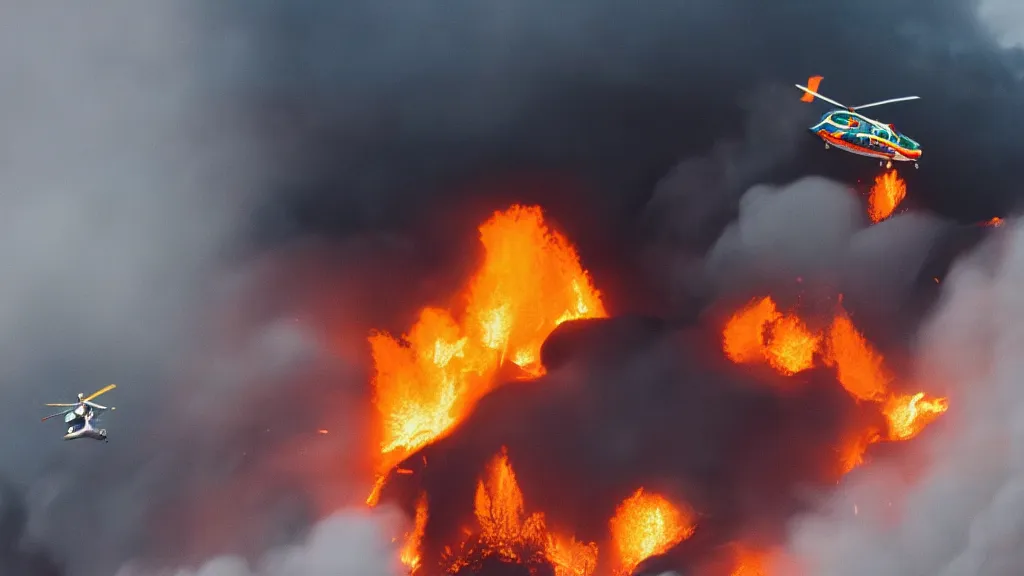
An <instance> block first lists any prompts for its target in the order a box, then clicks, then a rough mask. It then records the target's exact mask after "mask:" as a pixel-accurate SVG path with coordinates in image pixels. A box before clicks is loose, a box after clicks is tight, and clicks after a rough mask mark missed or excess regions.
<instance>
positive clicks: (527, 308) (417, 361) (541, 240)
mask: <svg viewBox="0 0 1024 576" xmlns="http://www.w3.org/2000/svg"><path fill="white" fill-rule="evenodd" d="M479 232H480V241H481V243H482V244H483V248H484V259H483V263H482V264H481V266H480V268H479V269H478V271H477V272H476V274H475V275H474V276H473V277H472V278H471V280H470V282H469V283H468V286H467V288H466V290H465V291H464V294H465V299H466V307H465V310H464V313H463V314H462V315H461V318H462V319H461V321H460V320H458V319H457V318H456V316H454V315H453V314H452V313H450V312H449V311H447V310H443V309H440V308H430V307H428V308H424V309H423V310H422V311H421V312H420V315H419V319H418V320H417V322H416V323H415V325H414V326H413V327H412V329H411V330H410V331H409V332H408V334H406V335H405V336H404V337H403V338H402V339H398V338H395V337H393V336H391V335H390V334H387V333H384V332H374V333H372V334H371V335H370V338H369V341H370V347H371V350H372V355H373V362H374V367H375V374H374V377H373V387H374V392H375V404H376V407H377V410H378V412H379V414H380V421H381V427H382V430H381V444H380V450H379V453H380V457H379V462H378V470H379V472H380V475H379V476H378V478H377V481H376V483H375V485H374V487H373V489H372V491H371V493H370V495H369V497H368V498H367V504H369V505H371V506H372V505H375V504H376V503H377V500H378V498H379V496H380V491H381V489H382V488H383V485H384V482H385V477H386V474H387V472H388V471H390V470H391V469H392V468H393V467H394V466H395V465H397V464H398V463H399V462H400V461H401V460H402V459H403V458H405V457H406V456H408V455H409V454H411V453H413V452H415V451H416V450H418V449H420V448H422V447H424V446H426V445H427V444H430V443H431V442H433V441H435V440H438V439H440V438H442V437H444V436H445V435H446V434H448V433H450V432H451V431H452V430H453V429H454V428H455V427H456V426H457V425H458V424H459V422H461V421H462V420H463V419H464V418H465V417H466V416H467V415H468V414H469V412H470V411H471V410H472V408H473V406H474V405H475V403H476V402H477V401H478V400H479V399H480V398H481V397H483V396H484V395H485V394H487V393H488V392H489V391H491V389H492V388H493V387H494V386H495V385H496V383H495V381H494V377H495V374H496V373H497V371H498V369H499V368H500V367H501V365H502V364H503V363H504V362H505V361H506V360H507V361H510V362H513V363H515V364H517V365H519V366H520V367H521V368H522V369H523V370H525V371H526V372H527V373H528V374H529V375H531V376H534V377H536V376H540V375H542V374H543V373H544V369H543V366H541V364H540V347H541V345H542V344H543V343H544V340H545V338H547V337H548V335H550V334H551V332H552V331H553V330H554V329H555V328H556V327H557V326H558V325H559V324H561V323H563V322H566V321H569V320H574V319H580V318H597V317H605V316H607V313H606V312H605V309H604V305H603V304H602V302H601V297H600V293H599V292H598V291H597V290H596V289H595V288H594V286H593V283H592V282H591V279H590V276H589V274H588V273H587V272H586V270H584V269H583V267H582V266H581V265H580V261H579V256H578V255H577V253H576V250H575V249H574V248H573V247H572V245H571V244H570V243H569V241H568V240H566V238H565V237H564V236H562V235H561V234H559V233H557V232H554V231H552V230H551V229H549V228H548V226H547V224H546V223H545V222H544V218H543V214H542V212H541V210H540V208H539V207H523V206H512V207H511V208H509V209H508V210H506V211H504V212H496V213H494V215H493V216H492V217H491V218H490V219H489V220H487V222H485V223H484V224H483V225H481V226H480V228H479Z"/></svg>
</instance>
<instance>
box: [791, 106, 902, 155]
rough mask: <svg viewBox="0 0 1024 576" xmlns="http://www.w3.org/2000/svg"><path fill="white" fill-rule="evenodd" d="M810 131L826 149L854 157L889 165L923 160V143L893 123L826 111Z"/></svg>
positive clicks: (859, 115)
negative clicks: (884, 162)
mask: <svg viewBox="0 0 1024 576" xmlns="http://www.w3.org/2000/svg"><path fill="white" fill-rule="evenodd" d="M809 130H810V131H811V133H813V134H814V135H816V136H818V137H819V138H821V139H822V140H824V141H825V146H826V147H829V146H835V147H836V148H839V149H840V150H844V151H846V152H850V153H853V154H859V155H861V156H870V157H872V158H880V159H882V160H887V161H890V162H892V161H896V162H915V163H916V162H917V160H918V159H920V158H921V145H920V144H918V143H917V142H915V141H914V140H912V139H910V138H909V137H907V136H906V135H905V134H902V133H900V132H899V131H897V130H896V129H895V128H894V127H893V126H892V125H891V124H883V123H881V122H879V121H877V120H875V119H873V118H868V117H867V116H865V115H863V114H860V113H858V112H854V111H852V110H832V111H830V112H826V113H825V114H823V115H822V116H821V119H820V120H818V123H817V124H815V125H814V126H811V127H810V128H809Z"/></svg>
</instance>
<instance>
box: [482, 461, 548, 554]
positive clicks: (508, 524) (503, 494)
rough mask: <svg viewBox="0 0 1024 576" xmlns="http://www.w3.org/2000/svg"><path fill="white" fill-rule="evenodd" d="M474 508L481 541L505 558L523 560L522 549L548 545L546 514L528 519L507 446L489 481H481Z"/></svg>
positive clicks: (493, 468) (492, 465) (494, 465)
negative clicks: (545, 534) (545, 535)
mask: <svg viewBox="0 0 1024 576" xmlns="http://www.w3.org/2000/svg"><path fill="white" fill-rule="evenodd" d="M473 508H474V513H475V514H476V520H477V523H478V524H479V525H480V535H479V536H480V541H481V542H482V543H483V544H484V545H485V546H487V548H488V549H489V550H490V551H492V552H494V553H496V554H498V555H499V556H501V557H502V558H504V559H505V560H522V558H520V554H519V550H520V549H522V548H524V547H533V548H538V549H539V548H543V547H544V544H545V538H544V516H543V515H542V514H533V515H531V516H529V517H526V518H525V520H524V516H525V505H524V502H523V493H522V492H521V491H520V490H519V483H518V482H516V475H515V473H514V472H513V471H512V465H511V464H509V461H508V453H507V452H506V451H505V449H502V452H501V454H500V455H499V456H498V457H497V458H495V459H494V461H493V462H492V463H491V466H490V471H489V474H488V477H487V480H486V482H485V481H484V480H480V482H479V483H478V484H477V487H476V498H475V499H474V506H473ZM531 545H532V546H531Z"/></svg>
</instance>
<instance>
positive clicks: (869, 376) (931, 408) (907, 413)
mask: <svg viewBox="0 0 1024 576" xmlns="http://www.w3.org/2000/svg"><path fill="white" fill-rule="evenodd" d="M822 342H824V343H825V344H826V346H825V351H824V352H825V354H824V357H823V360H824V363H825V365H826V366H830V367H833V368H834V369H835V371H836V379H837V380H838V381H839V384H840V385H841V386H842V387H843V388H844V389H845V390H846V391H847V393H849V394H850V395H851V396H853V397H854V398H856V399H857V400H859V401H865V402H872V403H874V404H877V405H878V406H879V410H880V412H881V413H882V415H883V416H884V417H885V418H886V420H887V422H888V435H887V436H884V437H883V435H882V434H881V433H879V431H877V430H874V429H867V430H863V431H861V432H858V433H855V434H853V435H851V437H850V438H848V439H847V440H846V441H845V442H844V443H843V445H842V446H841V447H840V448H839V458H838V460H839V461H838V464H839V467H840V470H841V471H842V472H843V473H844V474H845V473H848V472H850V471H851V470H853V469H855V468H857V467H858V466H860V465H861V464H863V463H864V460H865V454H866V452H867V449H868V446H870V445H871V444H874V443H876V442H881V441H883V440H887V441H890V442H899V441H905V440H910V439H911V438H913V437H914V436H916V435H917V434H919V433H920V432H921V430H923V429H924V428H925V427H926V426H928V424H930V423H931V422H933V421H934V420H935V419H937V418H938V417H939V416H941V415H942V414H943V413H945V412H946V410H947V409H948V401H947V400H946V399H945V398H938V399H925V394H924V393H923V392H918V393H916V394H910V395H897V394H893V393H891V392H890V387H891V385H892V384H893V382H894V381H895V377H894V376H893V375H892V374H891V373H890V372H889V371H888V369H887V368H886V367H885V358H884V356H883V355H882V354H881V353H880V352H878V351H877V350H876V349H875V348H874V347H873V346H872V345H871V344H870V343H869V342H868V341H867V339H866V338H865V337H864V335H863V334H861V333H860V332H859V331H858V330H857V327H856V326H854V324H853V321H852V320H851V319H850V316H849V315H848V314H847V313H846V311H845V310H843V309H842V308H841V307H840V308H839V310H838V311H837V313H836V315H835V317H834V318H833V319H832V323H831V325H830V326H829V328H828V330H827V331H826V332H825V334H824V335H823V336H822V335H817V334H814V333H812V332H811V331H810V330H809V329H808V328H807V326H806V324H805V323H804V322H803V321H802V320H801V319H800V318H799V317H798V316H797V315H796V314H793V313H787V314H782V313H780V312H779V311H778V308H777V306H776V305H775V302H774V301H773V300H772V299H771V298H770V297H765V298H761V299H755V300H753V301H752V302H751V303H750V304H748V305H747V306H746V307H744V308H743V309H741V310H740V311H738V312H736V313H735V314H734V315H733V316H732V317H731V318H730V319H729V321H728V322H727V323H726V325H725V328H724V329H723V331H722V350H723V352H724V353H725V355H726V357H728V358H729V359H730V360H732V361H733V362H735V363H737V364H747V363H752V362H757V361H761V362H766V363H768V364H769V365H770V366H772V368H774V369H775V370H776V371H777V372H778V373H780V374H783V375H787V376H790V375H793V374H795V373H797V372H800V371H802V370H807V369H809V368H812V367H813V366H814V360H815V357H816V355H817V353H818V351H819V348H821V347H822V346H821V344H822Z"/></svg>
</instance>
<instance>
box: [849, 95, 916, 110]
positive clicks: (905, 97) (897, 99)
mask: <svg viewBox="0 0 1024 576" xmlns="http://www.w3.org/2000/svg"><path fill="white" fill-rule="evenodd" d="M920 99H921V97H920V96H904V97H902V98H890V99H888V100H882V101H880V102H871V103H870V104H861V105H860V106H855V107H854V108H851V110H863V109H865V108H874V107H875V106H881V105H883V104H892V103H893V102H907V101H908V100H920Z"/></svg>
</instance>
